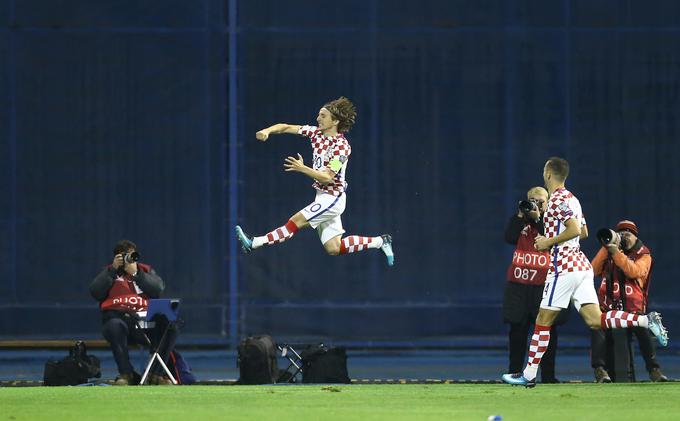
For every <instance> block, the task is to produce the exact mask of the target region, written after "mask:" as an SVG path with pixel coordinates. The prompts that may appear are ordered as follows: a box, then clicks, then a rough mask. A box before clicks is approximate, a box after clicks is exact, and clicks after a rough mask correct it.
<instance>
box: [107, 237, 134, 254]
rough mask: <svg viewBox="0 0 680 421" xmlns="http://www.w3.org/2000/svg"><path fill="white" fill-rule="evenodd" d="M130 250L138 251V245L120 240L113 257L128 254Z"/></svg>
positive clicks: (114, 248)
mask: <svg viewBox="0 0 680 421" xmlns="http://www.w3.org/2000/svg"><path fill="white" fill-rule="evenodd" d="M128 250H137V244H135V243H133V242H132V241H130V240H120V241H118V242H117V243H116V245H115V246H113V255H114V256H116V255H118V254H124V253H127V252H128Z"/></svg>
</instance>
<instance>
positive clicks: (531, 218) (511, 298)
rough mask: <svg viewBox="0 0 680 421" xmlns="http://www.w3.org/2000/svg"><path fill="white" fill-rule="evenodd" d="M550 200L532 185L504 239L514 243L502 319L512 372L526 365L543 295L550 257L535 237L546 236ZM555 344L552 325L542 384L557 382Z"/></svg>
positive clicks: (543, 366)
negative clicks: (544, 219)
mask: <svg viewBox="0 0 680 421" xmlns="http://www.w3.org/2000/svg"><path fill="white" fill-rule="evenodd" d="M547 202H548V192H547V191H546V190H545V189H544V188H543V187H533V188H532V189H530V190H529V191H528V192H527V200H522V201H520V202H519V203H518V211H517V214H515V215H513V216H512V217H511V218H510V220H509V221H508V225H507V226H506V229H505V241H506V242H507V243H508V244H512V245H514V246H515V251H514V253H513V256H512V263H511V264H510V266H509V267H508V271H507V275H506V278H507V281H508V282H507V283H506V286H505V293H504V297H503V319H504V321H505V323H508V324H509V325H510V331H509V333H508V351H509V371H508V372H509V373H517V372H520V371H522V368H523V367H524V361H525V354H526V350H527V337H528V334H529V333H531V332H532V331H533V328H532V327H531V325H532V324H533V323H534V321H535V320H536V316H537V315H538V308H539V306H540V304H541V299H542V297H543V285H544V283H545V278H546V276H547V274H548V267H549V265H550V256H549V254H548V252H547V251H544V252H539V251H536V249H535V248H534V241H535V239H536V236H538V235H539V234H540V235H543V222H542V221H541V216H542V215H543V212H545V206H546V203H547ZM563 314H565V315H566V314H567V313H566V312H563ZM560 317H562V315H561V316H560ZM556 346H557V331H556V330H555V328H553V329H552V333H551V335H550V343H549V345H548V350H547V352H546V353H545V356H544V357H543V363H542V364H541V382H542V383H557V382H558V380H557V379H556V378H555V348H556Z"/></svg>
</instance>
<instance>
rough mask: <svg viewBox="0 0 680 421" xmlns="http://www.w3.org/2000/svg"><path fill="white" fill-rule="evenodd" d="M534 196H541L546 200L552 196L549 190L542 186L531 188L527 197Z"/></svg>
mask: <svg viewBox="0 0 680 421" xmlns="http://www.w3.org/2000/svg"><path fill="white" fill-rule="evenodd" d="M534 194H540V195H542V196H545V197H546V198H547V197H550V195H549V194H548V190H546V189H545V188H544V187H541V186H536V187H532V188H530V189H529V191H528V192H527V197H529V196H532V195H534Z"/></svg>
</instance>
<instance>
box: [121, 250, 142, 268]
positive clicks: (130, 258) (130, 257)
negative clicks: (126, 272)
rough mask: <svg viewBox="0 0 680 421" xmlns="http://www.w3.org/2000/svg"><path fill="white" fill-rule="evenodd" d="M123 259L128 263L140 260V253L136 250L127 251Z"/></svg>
mask: <svg viewBox="0 0 680 421" xmlns="http://www.w3.org/2000/svg"><path fill="white" fill-rule="evenodd" d="M123 261H124V262H125V263H127V264H128V265H129V264H132V263H135V262H137V261H139V253H138V252H136V251H133V252H130V253H125V254H124V255H123Z"/></svg>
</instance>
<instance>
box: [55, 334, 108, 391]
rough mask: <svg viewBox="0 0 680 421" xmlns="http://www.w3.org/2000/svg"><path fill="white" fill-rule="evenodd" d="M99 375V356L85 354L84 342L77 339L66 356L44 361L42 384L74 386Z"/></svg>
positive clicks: (100, 373)
mask: <svg viewBox="0 0 680 421" xmlns="http://www.w3.org/2000/svg"><path fill="white" fill-rule="evenodd" d="M101 375H102V372H101V368H100V362H99V358H97V357H95V356H94V355H87V348H86V346H85V343H84V342H83V341H78V342H76V343H75V345H74V346H73V347H71V349H70V350H69V355H68V357H64V358H62V359H60V360H48V361H47V362H46V363H45V372H44V375H43V386H75V385H78V384H83V383H87V382H88V381H89V379H91V378H93V377H96V378H99V377H101Z"/></svg>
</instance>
